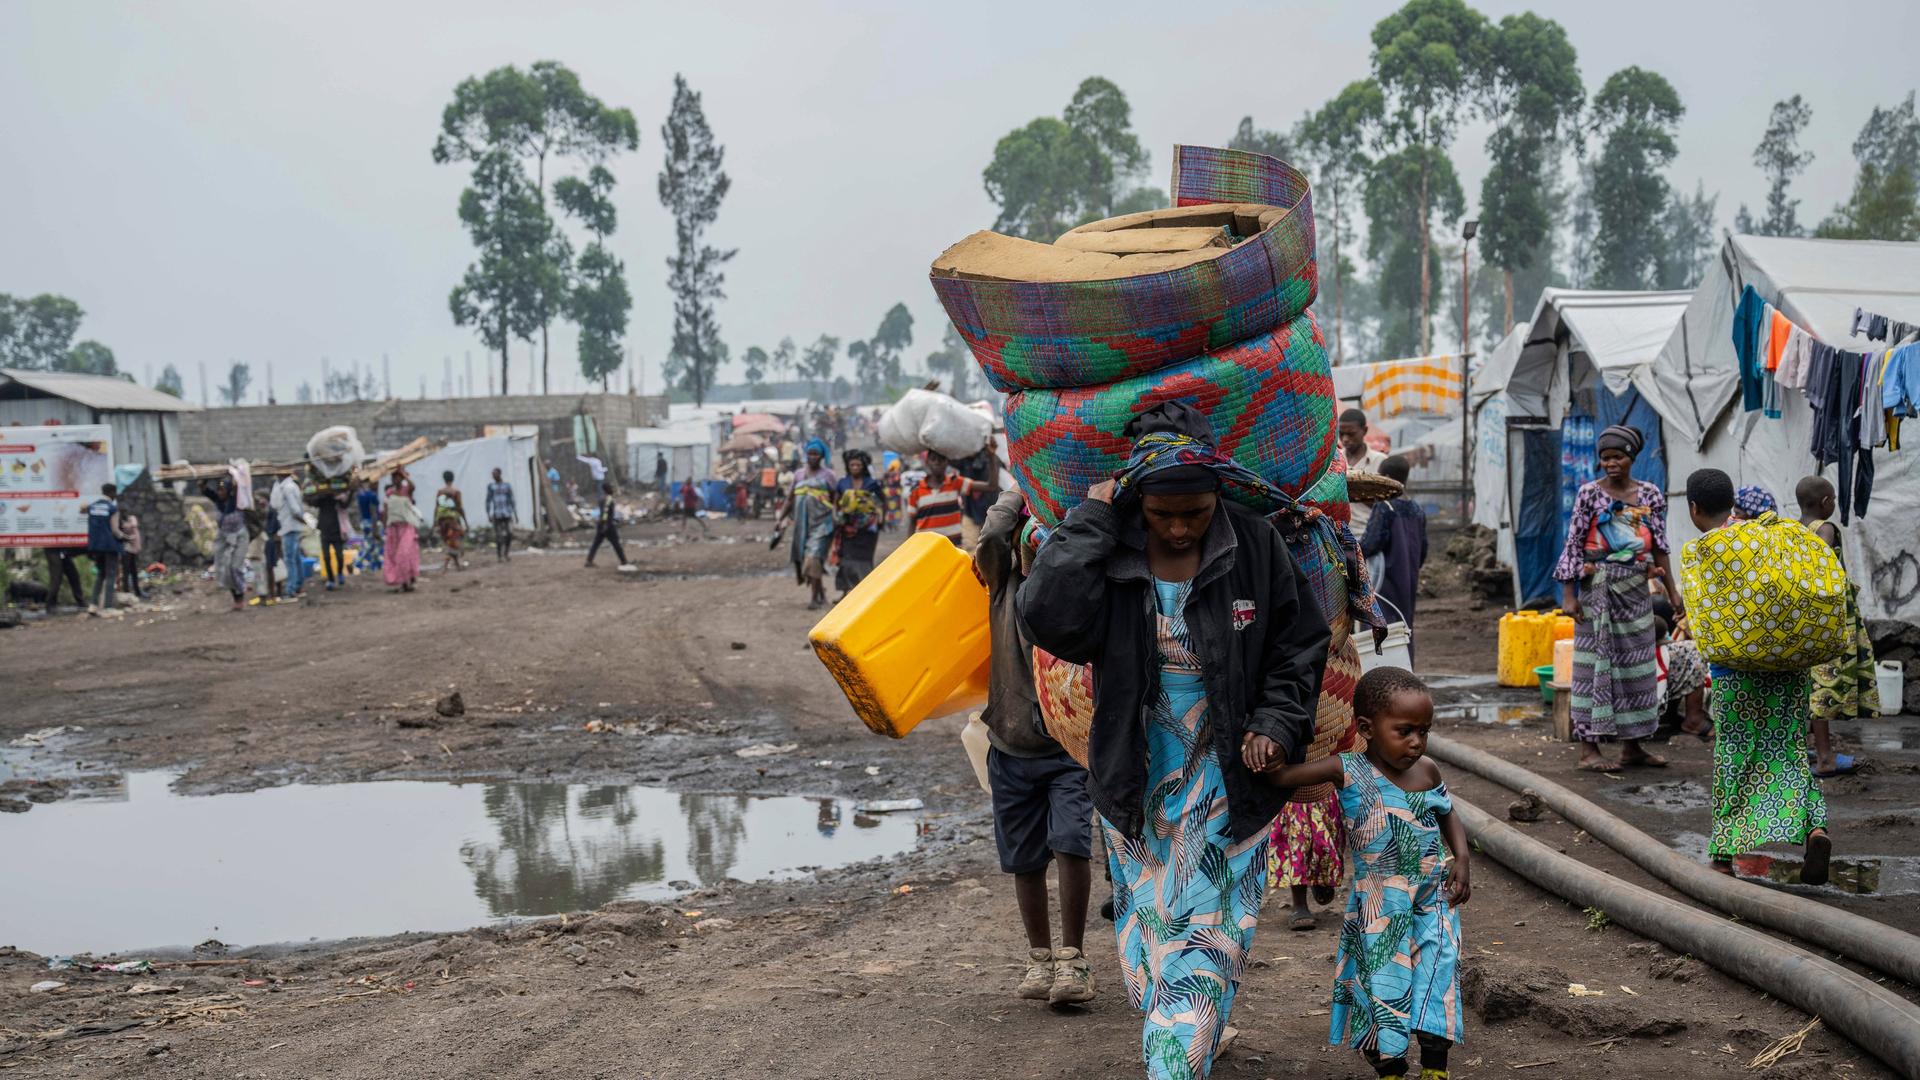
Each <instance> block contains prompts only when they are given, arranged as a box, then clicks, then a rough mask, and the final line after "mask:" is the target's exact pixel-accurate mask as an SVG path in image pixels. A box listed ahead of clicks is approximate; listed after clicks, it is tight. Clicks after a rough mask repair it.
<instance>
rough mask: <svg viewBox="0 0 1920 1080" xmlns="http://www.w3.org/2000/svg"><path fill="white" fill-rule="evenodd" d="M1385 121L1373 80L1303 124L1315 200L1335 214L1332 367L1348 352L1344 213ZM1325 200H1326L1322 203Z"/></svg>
mask: <svg viewBox="0 0 1920 1080" xmlns="http://www.w3.org/2000/svg"><path fill="white" fill-rule="evenodd" d="M1385 116H1386V96H1385V95H1384V94H1383V93H1382V92H1381V90H1380V84H1378V83H1376V82H1374V81H1373V80H1371V79H1361V80H1359V81H1357V82H1351V83H1348V84H1347V85H1346V86H1345V87H1343V88H1342V89H1341V91H1340V93H1339V94H1337V95H1335V96H1334V99H1333V100H1332V101H1329V102H1327V103H1326V104H1325V105H1323V106H1321V107H1320V110H1319V111H1318V112H1315V113H1312V114H1310V115H1309V116H1307V118H1306V119H1304V120H1302V121H1301V122H1300V132H1299V142H1300V146H1301V149H1302V150H1303V151H1304V152H1305V153H1306V154H1307V155H1308V156H1309V158H1311V160H1312V161H1313V164H1314V166H1315V168H1316V170H1317V171H1318V173H1319V176H1318V177H1317V180H1318V183H1317V184H1316V185H1315V186H1316V187H1317V188H1318V189H1319V190H1318V192H1317V194H1318V195H1319V199H1316V200H1315V201H1316V202H1319V203H1320V205H1322V206H1325V207H1326V208H1327V209H1328V210H1330V211H1331V213H1330V214H1329V216H1328V225H1329V230H1328V231H1329V233H1330V235H1331V239H1332V242H1333V258H1332V260H1331V269H1332V270H1333V274H1332V275H1331V276H1332V278H1333V333H1334V339H1333V357H1334V363H1336V364H1337V363H1341V362H1342V361H1344V360H1345V359H1346V350H1347V319H1346V301H1347V267H1348V265H1349V263H1348V262H1347V261H1346V259H1345V258H1344V257H1343V256H1342V254H1341V246H1340V245H1341V241H1342V240H1343V239H1344V238H1345V237H1346V234H1347V233H1348V232H1350V231H1351V226H1350V225H1348V223H1347V221H1346V210H1347V208H1348V206H1349V205H1350V204H1351V203H1352V201H1353V198H1354V196H1355V194H1356V191H1355V189H1356V188H1357V187H1358V186H1359V184H1360V183H1361V182H1362V181H1363V179H1364V178H1365V177H1366V175H1367V173H1368V171H1369V170H1371V169H1372V168H1373V158H1372V157H1371V156H1370V155H1369V150H1370V148H1371V146H1372V143H1373V138H1374V134H1375V132H1377V131H1378V129H1379V126H1380V124H1381V122H1382V121H1383V120H1384V119H1385ZM1321 200H1325V201H1324V202H1322V201H1321Z"/></svg>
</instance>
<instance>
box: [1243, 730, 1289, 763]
mask: <svg viewBox="0 0 1920 1080" xmlns="http://www.w3.org/2000/svg"><path fill="white" fill-rule="evenodd" d="M1240 760H1241V761H1244V762H1246V765H1247V768H1249V769H1252V770H1253V771H1254V772H1271V771H1272V770H1274V769H1277V768H1279V767H1280V766H1282V765H1284V764H1286V760H1287V759H1286V755H1285V754H1283V753H1281V752H1280V744H1279V743H1277V742H1274V741H1273V740H1272V739H1269V738H1267V737H1266V736H1265V735H1255V734H1254V733H1253V732H1248V733H1247V734H1246V735H1245V737H1243V738H1242V739H1241V740H1240Z"/></svg>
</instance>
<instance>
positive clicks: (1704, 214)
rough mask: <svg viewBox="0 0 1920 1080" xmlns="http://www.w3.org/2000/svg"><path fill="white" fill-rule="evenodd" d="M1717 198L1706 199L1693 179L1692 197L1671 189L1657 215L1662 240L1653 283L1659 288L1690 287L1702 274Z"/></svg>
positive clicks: (1711, 238)
mask: <svg viewBox="0 0 1920 1080" xmlns="http://www.w3.org/2000/svg"><path fill="white" fill-rule="evenodd" d="M1719 202H1720V197H1719V196H1718V195H1715V196H1713V197H1712V198H1709V197H1708V196H1707V189H1706V185H1705V184H1701V183H1698V182H1696V183H1695V184H1694V188H1693V198H1691V199H1689V198H1686V197H1684V196H1682V195H1681V194H1680V193H1679V192H1677V191H1676V192H1673V193H1671V195H1670V196H1669V197H1668V199H1667V206H1666V209H1665V211H1663V212H1662V214H1661V217H1660V234H1661V237H1662V238H1663V240H1664V243H1663V245H1662V247H1661V250H1660V256H1659V261H1658V262H1657V263H1655V265H1654V277H1653V284H1654V287H1655V288H1660V289H1691V288H1693V287H1694V286H1696V285H1698V284H1700V281H1701V279H1702V278H1704V277H1706V274H1707V264H1708V262H1709V261H1710V260H1712V258H1713V252H1714V246H1715V241H1716V240H1717V239H1718V237H1717V236H1716V235H1715V232H1714V227H1713V223H1714V219H1715V217H1716V216H1717V214H1718V208H1719Z"/></svg>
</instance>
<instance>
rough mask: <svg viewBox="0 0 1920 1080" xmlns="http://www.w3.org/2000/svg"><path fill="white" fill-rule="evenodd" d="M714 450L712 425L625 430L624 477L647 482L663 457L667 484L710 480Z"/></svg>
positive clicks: (702, 422)
mask: <svg viewBox="0 0 1920 1080" xmlns="http://www.w3.org/2000/svg"><path fill="white" fill-rule="evenodd" d="M715 446H716V439H715V435H714V425H713V424H712V423H711V422H709V421H706V420H689V421H683V422H680V423H675V424H668V425H666V426H665V427H650V428H628V429H627V475H628V476H631V477H634V478H636V479H642V480H646V481H649V482H650V481H652V480H653V470H654V462H655V461H656V460H657V458H658V457H665V458H666V459H667V478H668V479H669V480H676V479H677V480H685V479H686V478H687V477H689V476H698V477H707V476H712V475H713V455H714V450H715Z"/></svg>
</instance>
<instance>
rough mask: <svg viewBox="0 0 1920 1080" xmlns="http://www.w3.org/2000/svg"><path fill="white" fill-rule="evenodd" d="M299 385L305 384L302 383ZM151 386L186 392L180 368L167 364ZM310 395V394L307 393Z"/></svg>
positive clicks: (178, 394)
mask: <svg viewBox="0 0 1920 1080" xmlns="http://www.w3.org/2000/svg"><path fill="white" fill-rule="evenodd" d="M301 385H303V386H304V385H305V384H304V383H302V384H301ZM153 388H154V389H155V390H158V391H160V392H161V393H163V394H171V395H173V396H174V397H184V396H186V392H187V385H186V380H185V379H182V378H181V377H180V369H179V368H176V367H174V366H173V365H172V364H168V365H167V366H166V367H163V368H161V369H160V377H159V378H158V379H155V380H154V381H153ZM309 396H311V394H309Z"/></svg>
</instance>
